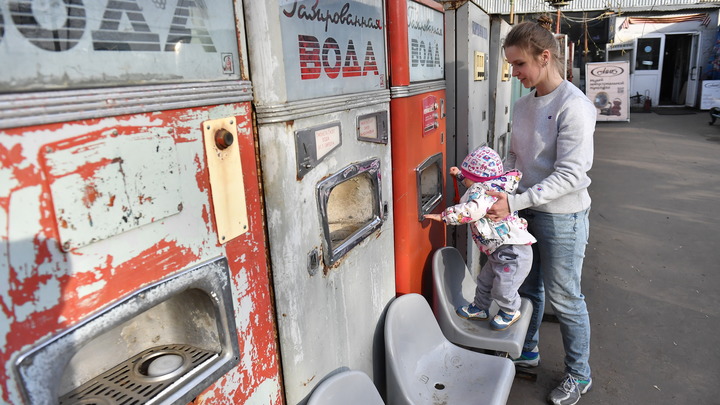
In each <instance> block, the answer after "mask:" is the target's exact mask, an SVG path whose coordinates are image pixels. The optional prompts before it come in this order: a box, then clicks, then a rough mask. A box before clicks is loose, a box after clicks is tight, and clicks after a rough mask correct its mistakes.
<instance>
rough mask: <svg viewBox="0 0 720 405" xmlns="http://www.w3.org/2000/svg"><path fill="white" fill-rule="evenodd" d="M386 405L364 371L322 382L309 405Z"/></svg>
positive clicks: (343, 373) (336, 375)
mask: <svg viewBox="0 0 720 405" xmlns="http://www.w3.org/2000/svg"><path fill="white" fill-rule="evenodd" d="M340 404H342V405H385V403H384V402H383V400H382V397H380V393H378V391H377V388H375V384H373V382H372V380H371V379H370V377H368V375H367V374H365V373H363V372H362V371H343V372H340V373H337V374H333V375H332V376H330V377H328V378H326V379H325V380H323V381H321V382H320V383H319V384H318V386H317V387H316V388H315V390H314V391H313V392H312V394H311V395H310V399H309V400H308V402H307V405H340Z"/></svg>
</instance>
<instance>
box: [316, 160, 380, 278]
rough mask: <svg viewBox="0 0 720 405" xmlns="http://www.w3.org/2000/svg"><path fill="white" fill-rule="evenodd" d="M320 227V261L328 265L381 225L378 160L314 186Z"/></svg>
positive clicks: (352, 165) (348, 168)
mask: <svg viewBox="0 0 720 405" xmlns="http://www.w3.org/2000/svg"><path fill="white" fill-rule="evenodd" d="M317 196H318V209H319V210H320V217H321V219H322V228H323V235H324V238H323V248H324V249H323V251H324V254H323V258H324V259H325V265H326V266H332V265H333V264H335V263H336V262H337V261H338V260H340V258H342V257H343V256H344V255H345V254H346V253H347V252H348V251H350V249H352V248H353V247H355V246H356V245H358V244H359V243H360V242H362V240H363V239H365V238H366V237H368V236H369V235H370V234H372V233H373V232H374V231H375V230H377V229H379V228H380V226H382V223H383V221H384V220H385V214H386V211H387V209H386V208H383V206H382V188H381V180H380V160H379V159H370V160H366V161H364V162H360V163H354V164H351V165H349V166H346V167H345V168H343V169H342V170H340V171H339V172H337V173H335V174H333V175H332V176H330V177H328V178H327V179H325V180H323V181H321V182H320V183H318V185H317Z"/></svg>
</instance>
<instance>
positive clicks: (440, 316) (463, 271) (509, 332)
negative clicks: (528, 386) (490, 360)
mask: <svg viewBox="0 0 720 405" xmlns="http://www.w3.org/2000/svg"><path fill="white" fill-rule="evenodd" d="M432 267H433V289H434V294H433V310H434V312H435V316H436V317H437V320H438V323H439V324H440V329H442V331H443V334H444V335H445V337H447V339H448V340H449V341H451V342H453V343H455V344H457V345H460V346H464V347H468V348H474V349H483V350H494V351H499V352H506V353H508V354H509V355H510V357H513V358H517V357H520V354H521V352H522V347H523V343H524V342H525V334H526V333H527V329H528V325H529V324H530V316H531V314H532V303H530V300H528V299H526V298H523V299H522V304H520V313H521V315H522V316H521V318H520V319H519V320H518V321H517V322H515V323H514V324H512V325H511V326H510V327H509V328H507V329H506V330H504V331H495V330H492V329H490V322H486V321H477V320H476V321H469V320H467V319H463V318H461V317H459V316H458V315H457V314H456V313H455V310H456V309H457V307H459V306H463V305H467V304H468V303H470V302H472V301H473V298H474V297H475V286H476V283H475V277H473V275H472V274H470V270H468V268H467V266H466V265H465V261H464V260H463V258H462V256H461V255H460V252H459V251H458V250H457V249H455V248H453V247H444V248H440V249H438V250H437V251H436V252H435V254H434V255H433V264H432ZM497 310H498V307H497V304H495V302H493V303H492V305H491V306H490V316H495V314H496V313H497Z"/></svg>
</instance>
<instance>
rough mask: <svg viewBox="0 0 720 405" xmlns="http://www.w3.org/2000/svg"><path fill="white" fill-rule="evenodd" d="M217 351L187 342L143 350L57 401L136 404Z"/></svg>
mask: <svg viewBox="0 0 720 405" xmlns="http://www.w3.org/2000/svg"><path fill="white" fill-rule="evenodd" d="M217 356H218V353H215V352H212V351H208V350H203V349H199V348H197V347H193V346H190V345H163V346H156V347H152V348H150V349H147V350H144V351H142V352H140V353H138V354H137V355H135V356H133V357H131V358H129V359H127V360H125V361H124V362H122V363H120V364H118V365H117V366H115V367H113V368H111V369H110V370H108V371H106V372H104V373H102V374H100V375H99V376H97V377H95V378H93V379H92V380H90V381H88V382H86V383H85V384H83V385H81V386H79V387H77V388H76V389H74V390H72V391H70V392H68V393H67V394H65V395H63V396H62V397H60V405H106V404H107V405H111V404H117V405H136V404H137V405H139V404H144V403H147V402H148V401H149V400H151V399H152V398H153V397H155V396H156V395H158V394H159V393H161V392H163V390H165V389H166V388H167V387H168V386H170V385H171V384H172V383H174V382H175V381H177V380H178V379H180V378H181V377H183V376H184V375H186V374H187V373H189V372H191V371H192V370H193V369H195V368H196V367H197V366H199V365H201V364H203V363H205V362H206V361H208V360H210V359H212V358H213V357H217Z"/></svg>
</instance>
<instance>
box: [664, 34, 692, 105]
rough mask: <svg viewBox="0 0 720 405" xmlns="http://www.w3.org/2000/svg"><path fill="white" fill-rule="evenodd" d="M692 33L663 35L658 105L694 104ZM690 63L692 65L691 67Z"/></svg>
mask: <svg viewBox="0 0 720 405" xmlns="http://www.w3.org/2000/svg"><path fill="white" fill-rule="evenodd" d="M693 44H694V42H693V35H692V34H672V35H670V34H668V35H666V36H665V49H664V55H663V56H664V58H663V67H662V79H661V80H660V97H659V99H658V101H659V104H660V105H685V104H686V100H687V101H688V103H687V104H688V105H694V97H695V90H696V89H695V87H693V86H696V85H697V82H696V81H695V79H694V77H692V76H694V75H695V74H696V72H692V75H691V74H690V73H691V69H693V70H694V69H695V67H694V65H695V64H694V62H692V59H693V58H692V53H693V52H694V50H693ZM691 65H692V67H691Z"/></svg>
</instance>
